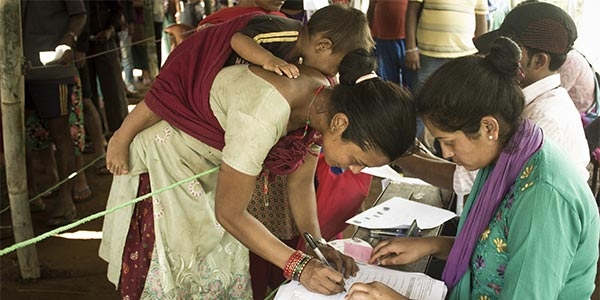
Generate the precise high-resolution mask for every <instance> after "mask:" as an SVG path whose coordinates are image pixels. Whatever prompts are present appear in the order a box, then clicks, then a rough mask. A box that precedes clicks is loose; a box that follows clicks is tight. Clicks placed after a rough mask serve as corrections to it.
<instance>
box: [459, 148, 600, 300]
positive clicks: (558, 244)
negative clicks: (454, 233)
mask: <svg viewBox="0 0 600 300" xmlns="http://www.w3.org/2000/svg"><path fill="white" fill-rule="evenodd" d="M566 157H568V156H567V155H565V154H564V153H563V152H561V150H559V149H558V148H557V147H556V146H555V145H553V144H551V142H549V141H548V140H545V141H544V146H543V147H542V149H541V150H540V151H538V152H537V153H536V154H534V155H533V156H532V157H531V158H530V159H529V161H528V162H527V164H526V165H525V167H524V168H523V170H522V172H521V175H520V176H519V178H517V180H516V182H515V184H514V185H513V187H512V188H511V191H510V192H509V193H508V194H507V195H506V196H505V198H504V199H503V201H502V202H501V203H500V207H499V208H498V210H497V212H496V214H495V217H494V218H493V220H491V222H490V224H489V227H488V229H487V230H485V231H484V232H483V234H482V235H481V238H480V240H479V242H478V243H477V245H476V247H475V249H474V251H473V255H472V257H471V263H470V268H469V269H468V270H467V272H466V273H465V275H464V276H463V277H462V278H461V280H460V281H459V283H458V284H457V285H456V286H455V287H454V288H453V289H452V291H451V292H450V296H449V298H450V299H478V300H488V299H589V298H590V295H591V294H592V291H593V290H594V277H595V274H596V262H597V260H598V244H599V231H600V223H599V217H598V207H597V206H596V203H595V201H594V196H593V194H592V193H591V191H590V188H589V187H588V186H587V183H586V182H585V180H583V179H582V178H580V175H578V173H577V172H576V170H575V169H574V168H573V167H572V164H570V163H569V161H568V160H567V159H565V158H566ZM493 167H494V166H488V167H486V168H484V169H482V170H481V171H480V172H479V174H478V175H477V178H476V179H475V184H474V186H473V190H472V193H471V195H470V196H469V199H468V200H467V203H466V204H465V209H464V211H463V214H462V217H461V221H460V223H459V231H460V229H461V228H462V226H463V223H464V221H465V219H466V216H467V215H468V213H469V211H470V209H471V207H472V206H473V202H474V201H475V200H476V195H477V194H478V193H479V192H480V191H481V188H482V186H483V184H484V182H485V181H486V179H487V178H488V176H489V174H490V173H491V171H492V169H493Z"/></svg>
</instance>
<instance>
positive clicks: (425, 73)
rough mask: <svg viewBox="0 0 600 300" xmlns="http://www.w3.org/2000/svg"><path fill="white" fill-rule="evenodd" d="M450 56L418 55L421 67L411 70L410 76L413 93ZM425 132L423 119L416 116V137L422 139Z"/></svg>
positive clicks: (416, 91)
mask: <svg viewBox="0 0 600 300" xmlns="http://www.w3.org/2000/svg"><path fill="white" fill-rule="evenodd" d="M450 60H451V58H436V57H431V56H426V55H422V54H421V55H420V56H419V61H420V64H421V68H420V69H419V70H417V71H416V72H413V77H412V80H413V81H412V91H413V93H415V94H416V93H418V92H419V90H420V89H421V88H422V87H423V84H425V81H426V80H427V78H428V77H429V75H431V74H433V72H435V71H436V70H437V69H439V68H440V67H441V66H442V65H443V64H444V63H446V62H447V61H450ZM424 133H425V125H424V124H423V120H422V119H421V117H417V138H419V139H420V140H423V137H424Z"/></svg>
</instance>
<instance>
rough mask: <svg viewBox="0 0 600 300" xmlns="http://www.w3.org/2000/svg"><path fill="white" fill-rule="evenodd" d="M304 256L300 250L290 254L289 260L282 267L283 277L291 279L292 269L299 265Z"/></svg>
mask: <svg viewBox="0 0 600 300" xmlns="http://www.w3.org/2000/svg"><path fill="white" fill-rule="evenodd" d="M304 255H305V254H304V253H303V252H302V251H300V250H296V251H294V253H292V255H291V256H290V258H288V260H287V262H286V263H285V267H283V277H285V278H286V279H292V275H293V274H294V269H295V268H296V266H297V265H298V264H299V263H300V261H301V260H302V258H303V257H304Z"/></svg>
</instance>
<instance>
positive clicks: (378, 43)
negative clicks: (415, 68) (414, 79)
mask: <svg viewBox="0 0 600 300" xmlns="http://www.w3.org/2000/svg"><path fill="white" fill-rule="evenodd" d="M374 40H375V56H377V65H378V67H379V68H378V70H377V75H379V76H380V77H381V78H382V79H384V80H388V81H391V82H395V83H397V84H399V85H403V86H405V87H407V88H410V85H411V78H410V73H411V72H408V70H407V69H406V68H405V66H404V57H405V55H406V46H405V44H404V40H403V39H399V40H383V39H377V38H376V39H374Z"/></svg>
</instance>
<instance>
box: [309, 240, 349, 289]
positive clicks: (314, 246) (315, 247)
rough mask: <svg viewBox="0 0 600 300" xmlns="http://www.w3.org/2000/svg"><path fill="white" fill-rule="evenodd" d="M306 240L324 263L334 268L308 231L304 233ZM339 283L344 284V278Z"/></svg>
mask: <svg viewBox="0 0 600 300" xmlns="http://www.w3.org/2000/svg"><path fill="white" fill-rule="evenodd" d="M304 240H306V243H307V244H308V246H309V247H310V248H311V249H313V251H314V252H315V254H316V255H317V257H318V258H319V260H321V261H322V262H323V263H324V264H326V265H327V266H329V267H330V268H333V266H332V265H331V264H330V263H329V261H327V258H325V255H323V252H321V250H319V247H318V246H317V243H316V242H315V240H314V238H313V236H312V235H311V234H310V233H308V232H305V233H304ZM334 269H335V268H334ZM338 284H341V285H344V280H343V279H342V282H338ZM344 292H346V288H345V287H344Z"/></svg>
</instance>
